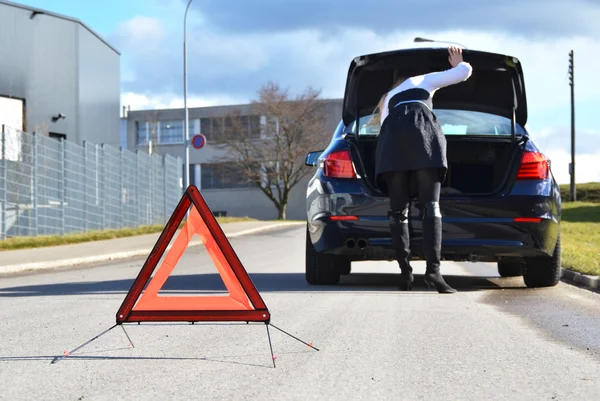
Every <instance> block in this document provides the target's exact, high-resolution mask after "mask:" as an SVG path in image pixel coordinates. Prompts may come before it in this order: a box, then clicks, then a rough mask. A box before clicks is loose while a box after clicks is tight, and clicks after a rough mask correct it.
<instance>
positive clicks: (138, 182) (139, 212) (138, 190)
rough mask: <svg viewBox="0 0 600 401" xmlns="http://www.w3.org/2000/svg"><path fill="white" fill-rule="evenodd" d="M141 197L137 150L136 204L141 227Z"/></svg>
mask: <svg viewBox="0 0 600 401" xmlns="http://www.w3.org/2000/svg"><path fill="white" fill-rule="evenodd" d="M141 197H142V194H141V192H140V150H139V149H136V150H135V202H136V203H137V205H136V208H135V209H136V210H137V213H136V215H137V226H138V227H140V226H141V225H142V209H141V205H142V202H141V200H140V199H141Z"/></svg>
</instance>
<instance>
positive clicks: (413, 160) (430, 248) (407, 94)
mask: <svg viewBox="0 0 600 401" xmlns="http://www.w3.org/2000/svg"><path fill="white" fill-rule="evenodd" d="M448 54H449V57H448V60H449V62H450V65H451V66H452V68H451V69H449V70H446V71H441V72H433V73H430V74H425V75H419V76H415V77H411V78H408V79H406V80H401V81H398V82H397V83H396V85H394V87H393V88H392V89H391V90H390V91H389V92H387V93H386V94H384V95H383V96H382V98H381V101H380V102H379V105H378V107H377V109H378V111H379V113H378V114H379V124H380V131H379V137H378V140H377V153H376V156H377V157H376V170H375V179H376V182H377V185H378V187H379V188H380V189H381V190H382V191H383V192H384V193H387V194H388V195H389V197H390V209H391V210H390V211H389V213H388V217H389V218H390V227H391V233H392V245H393V247H394V250H395V252H396V258H397V260H398V264H399V265H400V269H401V272H402V273H401V278H402V284H401V289H404V290H407V291H410V290H411V288H412V284H413V281H414V278H413V274H412V267H411V266H410V263H409V260H410V238H409V230H408V217H409V205H410V201H409V195H410V181H411V178H412V179H413V180H416V182H417V187H418V192H419V195H418V196H419V202H420V203H421V206H422V210H421V216H422V222H423V247H424V253H425V260H426V262H427V269H426V272H425V278H424V279H425V283H426V284H427V286H429V287H434V288H436V289H437V291H438V292H439V293H446V294H450V293H455V292H456V290H455V289H453V288H452V287H450V286H449V285H448V284H447V283H446V282H445V281H444V278H443V277H442V275H441V274H440V259H441V243H442V216H441V213H440V207H439V200H440V189H441V184H442V182H443V181H444V179H445V177H446V172H447V169H448V165H447V161H446V138H445V136H444V133H443V132H442V128H441V127H440V124H439V123H438V121H437V119H436V117H435V114H434V113H433V112H432V108H433V106H432V97H433V95H434V94H435V92H436V91H437V90H438V89H440V88H443V87H446V86H449V85H453V84H457V83H459V82H463V81H466V80H467V79H468V78H469V77H470V76H471V73H472V67H471V65H470V64H468V63H466V62H464V61H463V58H462V51H461V49H460V48H457V47H454V46H452V47H449V48H448ZM376 114H377V110H376Z"/></svg>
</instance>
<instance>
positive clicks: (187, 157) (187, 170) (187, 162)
mask: <svg viewBox="0 0 600 401" xmlns="http://www.w3.org/2000/svg"><path fill="white" fill-rule="evenodd" d="M190 4H192V0H190V1H189V2H188V5H187V7H186V8H185V15H184V16H183V108H184V110H185V128H184V129H185V189H187V187H189V185H190V121H189V114H188V108H187V42H186V39H187V38H186V30H187V29H186V25H187V13H188V10H189V8H190Z"/></svg>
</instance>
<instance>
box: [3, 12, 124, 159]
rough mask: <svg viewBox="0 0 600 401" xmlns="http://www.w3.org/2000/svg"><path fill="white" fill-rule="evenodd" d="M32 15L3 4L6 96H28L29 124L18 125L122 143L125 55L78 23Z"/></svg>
mask: <svg viewBox="0 0 600 401" xmlns="http://www.w3.org/2000/svg"><path fill="white" fill-rule="evenodd" d="M31 15H32V9H29V8H28V7H26V6H22V5H19V4H16V5H15V4H14V3H13V4H11V3H10V2H0V96H8V97H15V98H20V99H25V126H24V127H15V128H19V129H24V130H26V131H30V132H31V131H34V130H37V131H39V132H50V133H57V134H63V135H66V136H67V140H69V141H73V142H75V143H77V144H81V143H82V142H83V141H84V140H87V141H91V142H94V143H106V144H110V145H112V146H116V147H118V146H119V142H120V141H119V135H120V128H119V106H120V65H119V64H120V55H119V54H118V53H117V52H116V51H115V50H114V49H112V48H111V47H109V46H108V45H107V44H106V43H104V42H103V41H102V40H101V39H100V38H98V37H97V36H95V35H94V34H93V33H91V32H90V31H89V30H88V29H87V28H86V27H84V26H83V25H82V24H81V23H79V22H77V21H73V20H70V19H68V17H62V16H56V15H54V14H52V13H49V12H47V13H46V14H37V15H35V16H34V17H33V18H32V19H31V18H30V16H31ZM59 113H63V114H64V115H65V116H66V118H65V119H62V120H59V121H57V122H52V117H53V116H57V115H58V114H59Z"/></svg>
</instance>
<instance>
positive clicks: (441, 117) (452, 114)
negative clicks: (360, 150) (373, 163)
mask: <svg viewBox="0 0 600 401" xmlns="http://www.w3.org/2000/svg"><path fill="white" fill-rule="evenodd" d="M434 112H435V115H436V117H437V119H438V122H439V123H440V125H441V127H442V130H443V131H444V134H445V135H495V136H510V135H511V128H510V126H511V121H510V119H508V118H506V117H501V116H498V115H495V114H488V113H481V112H478V111H468V110H446V109H435V110H434ZM371 117H372V116H371V115H368V116H364V117H362V118H361V119H360V126H359V128H360V131H359V134H360V135H377V134H378V132H379V125H378V124H372V125H370V126H367V123H368V122H369V120H370V119H371ZM354 129H355V123H354V122H353V123H352V124H351V125H350V126H349V127H348V130H347V131H350V132H354ZM524 133H525V130H524V129H523V127H521V126H520V125H519V124H516V134H517V135H524Z"/></svg>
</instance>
